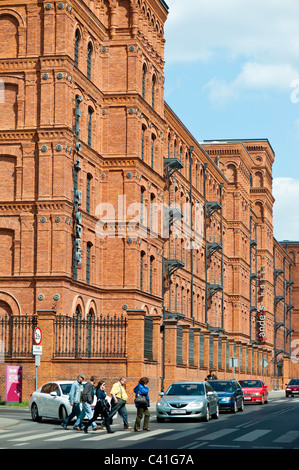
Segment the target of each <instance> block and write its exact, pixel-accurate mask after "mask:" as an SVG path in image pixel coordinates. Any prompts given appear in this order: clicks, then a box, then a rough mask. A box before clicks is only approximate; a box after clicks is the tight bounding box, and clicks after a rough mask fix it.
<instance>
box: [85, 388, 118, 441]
mask: <svg viewBox="0 0 299 470" xmlns="http://www.w3.org/2000/svg"><path fill="white" fill-rule="evenodd" d="M105 385H106V384H105V382H104V381H103V380H100V381H99V383H98V385H97V386H96V397H97V403H96V406H95V409H94V412H93V417H92V418H91V419H90V420H89V421H88V422H87V423H86V424H85V426H84V432H85V433H87V432H88V428H89V426H90V425H91V424H92V423H93V422H94V421H96V420H97V419H98V417H99V416H100V415H101V416H102V417H103V418H104V423H105V427H106V429H107V432H108V433H114V431H112V430H111V427H110V423H109V419H108V409H107V408H108V402H107V400H106V392H105Z"/></svg>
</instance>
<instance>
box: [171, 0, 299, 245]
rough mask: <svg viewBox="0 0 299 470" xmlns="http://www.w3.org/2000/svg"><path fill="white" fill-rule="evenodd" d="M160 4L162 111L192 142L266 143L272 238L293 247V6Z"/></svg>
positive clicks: (298, 55)
mask: <svg viewBox="0 0 299 470" xmlns="http://www.w3.org/2000/svg"><path fill="white" fill-rule="evenodd" d="M166 3H167V5H168V7H169V14H168V19H167V21H166V24H165V39H166V44H165V61H166V63H165V101H166V103H167V104H168V105H169V106H170V107H171V108H172V110H173V111H174V112H175V113H176V114H177V116H178V117H179V118H180V120H181V121H182V122H183V123H184V125H185V126H186V127H187V128H188V130H189V131H190V132H191V133H192V135H193V136H194V137H195V138H196V139H197V140H198V141H203V140H211V139H212V140H218V139H255V138H267V139H268V140H269V142H270V144H271V146H272V148H273V150H274V153H275V162H274V165H273V195H274V198H275V203H274V209H273V224H274V237H275V238H276V239H277V240H278V241H282V240H296V241H299V210H298V201H299V164H298V157H299V1H298V0H168V1H167V0H166ZM296 207H297V208H296ZM294 209H295V210H294Z"/></svg>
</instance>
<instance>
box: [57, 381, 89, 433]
mask: <svg viewBox="0 0 299 470" xmlns="http://www.w3.org/2000/svg"><path fill="white" fill-rule="evenodd" d="M84 379H85V377H84V375H83V374H79V375H78V377H77V380H76V381H75V382H73V383H72V386H71V390H70V393H69V401H70V405H71V406H72V411H71V412H70V414H69V415H68V416H67V417H66V418H65V420H64V421H62V423H61V426H62V427H63V428H64V429H67V426H68V424H69V422H70V421H71V420H72V419H73V418H74V417H75V416H76V417H77V418H78V417H79V416H80V413H81V408H80V403H81V396H82V392H83V385H82V382H83V380H84Z"/></svg>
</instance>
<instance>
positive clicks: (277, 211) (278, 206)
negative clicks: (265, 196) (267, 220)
mask: <svg viewBox="0 0 299 470" xmlns="http://www.w3.org/2000/svg"><path fill="white" fill-rule="evenodd" d="M273 196H274V198H275V203H274V208H273V219H274V220H273V225H274V236H275V238H276V239H277V240H278V241H282V240H293V241H294V240H295V241H299V212H298V211H297V210H296V209H295V208H296V207H297V203H298V201H299V180H297V179H294V178H280V177H279V178H274V180H273ZM294 209H295V210H294Z"/></svg>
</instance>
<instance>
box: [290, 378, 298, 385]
mask: <svg viewBox="0 0 299 470" xmlns="http://www.w3.org/2000/svg"><path fill="white" fill-rule="evenodd" d="M289 385H299V379H292V380H290V383H289Z"/></svg>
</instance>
